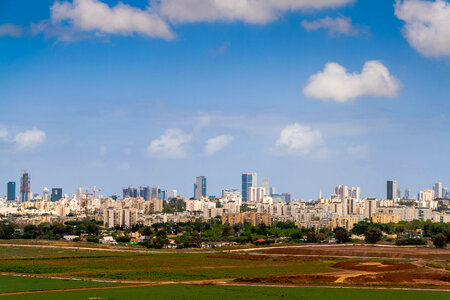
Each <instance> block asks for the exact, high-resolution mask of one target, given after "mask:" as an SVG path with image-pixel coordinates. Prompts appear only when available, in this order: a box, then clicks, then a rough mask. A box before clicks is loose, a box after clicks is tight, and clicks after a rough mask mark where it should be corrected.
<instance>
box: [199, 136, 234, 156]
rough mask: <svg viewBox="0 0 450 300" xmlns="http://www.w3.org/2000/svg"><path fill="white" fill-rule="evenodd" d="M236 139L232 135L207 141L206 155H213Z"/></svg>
mask: <svg viewBox="0 0 450 300" xmlns="http://www.w3.org/2000/svg"><path fill="white" fill-rule="evenodd" d="M233 139H234V137H233V136H232V135H230V134H224V135H219V136H216V137H213V138H210V139H208V140H207V141H206V146H205V154H206V155H213V154H215V153H217V152H219V151H220V150H222V149H223V148H225V147H226V146H228V145H229V144H230V143H231V142H232V141H233Z"/></svg>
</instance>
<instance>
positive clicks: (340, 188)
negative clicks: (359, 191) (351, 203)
mask: <svg viewBox="0 0 450 300" xmlns="http://www.w3.org/2000/svg"><path fill="white" fill-rule="evenodd" d="M334 193H335V194H336V195H337V196H338V198H339V199H345V198H347V197H348V188H347V186H346V185H337V186H336V187H335V188H334Z"/></svg>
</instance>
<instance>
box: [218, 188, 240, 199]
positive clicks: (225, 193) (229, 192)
mask: <svg viewBox="0 0 450 300" xmlns="http://www.w3.org/2000/svg"><path fill="white" fill-rule="evenodd" d="M240 195H241V193H239V190H238V189H226V190H222V197H227V196H236V197H238V196H240Z"/></svg>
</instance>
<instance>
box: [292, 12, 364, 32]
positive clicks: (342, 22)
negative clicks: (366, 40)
mask: <svg viewBox="0 0 450 300" xmlns="http://www.w3.org/2000/svg"><path fill="white" fill-rule="evenodd" d="M301 24H302V27H303V28H305V29H306V30H308V31H311V30H318V29H325V30H328V33H329V34H330V35H334V36H336V35H348V36H352V35H358V34H360V33H361V32H362V31H363V30H362V29H361V28H359V27H358V26H355V25H353V24H352V19H351V18H348V17H338V18H330V17H328V16H327V17H325V18H323V19H319V20H315V21H306V20H304V21H303V22H302V23H301Z"/></svg>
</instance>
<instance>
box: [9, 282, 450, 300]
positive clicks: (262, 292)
mask: <svg viewBox="0 0 450 300" xmlns="http://www.w3.org/2000/svg"><path fill="white" fill-rule="evenodd" d="M448 297H449V293H448V292H439V291H403V290H368V289H327V288H300V287H295V288H294V287H292V288H290V287H242V286H211V285H207V286H192V285H190V286H188V285H160V286H146V287H132V288H120V289H102V290H84V291H68V292H45V293H36V294H22V295H14V296H9V297H8V298H11V299H64V300H71V299H89V298H90V299H93V298H95V299H127V300H128V299H279V298H282V299H305V300H306V299H308V300H315V299H317V300H319V299H320V300H322V299H333V300H348V299H352V300H366V299H377V300H380V299H381V300H383V299H385V300H388V299H389V300H390V299H396V300H403V299H405V300H415V299H428V300H440V299H445V300H446V299H448Z"/></svg>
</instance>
